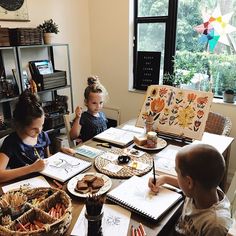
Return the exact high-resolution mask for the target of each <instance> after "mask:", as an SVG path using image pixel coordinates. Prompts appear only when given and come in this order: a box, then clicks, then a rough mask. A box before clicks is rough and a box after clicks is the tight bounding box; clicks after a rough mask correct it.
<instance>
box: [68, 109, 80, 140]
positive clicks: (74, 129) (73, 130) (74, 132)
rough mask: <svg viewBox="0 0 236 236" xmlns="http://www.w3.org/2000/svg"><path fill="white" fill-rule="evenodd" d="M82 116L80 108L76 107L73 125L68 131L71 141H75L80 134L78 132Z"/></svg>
mask: <svg viewBox="0 0 236 236" xmlns="http://www.w3.org/2000/svg"><path fill="white" fill-rule="evenodd" d="M81 114H82V108H81V107H79V106H78V107H76V109H75V115H76V116H75V120H74V122H73V125H72V127H71V130H70V138H71V139H72V140H74V139H77V138H78V137H79V134H80V130H81V125H80V117H81Z"/></svg>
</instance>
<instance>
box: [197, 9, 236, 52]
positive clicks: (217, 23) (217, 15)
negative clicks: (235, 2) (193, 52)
mask: <svg viewBox="0 0 236 236" xmlns="http://www.w3.org/2000/svg"><path fill="white" fill-rule="evenodd" d="M232 15H233V12H231V13H227V14H225V15H222V14H221V11H220V8H219V6H217V8H216V9H215V10H214V12H213V13H212V15H211V16H209V15H207V14H204V15H203V20H204V23H203V24H201V25H198V26H196V27H195V28H194V29H195V30H196V31H197V32H198V33H200V34H202V35H201V37H200V38H199V41H200V43H209V50H210V52H212V51H213V50H214V48H215V46H216V44H217V43H218V42H221V43H223V44H226V45H230V42H229V39H228V37H227V34H229V33H231V32H233V31H236V28H235V27H234V26H232V25H230V24H229V21H230V19H231V17H232Z"/></svg>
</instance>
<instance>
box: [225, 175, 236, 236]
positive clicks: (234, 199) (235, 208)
mask: <svg viewBox="0 0 236 236" xmlns="http://www.w3.org/2000/svg"><path fill="white" fill-rule="evenodd" d="M226 195H227V197H228V199H229V201H230V205H231V216H232V218H233V225H232V226H231V228H230V229H229V232H228V234H227V236H235V235H236V172H235V173H234V177H233V179H232V182H231V184H230V186H229V189H228V191H227V193H226Z"/></svg>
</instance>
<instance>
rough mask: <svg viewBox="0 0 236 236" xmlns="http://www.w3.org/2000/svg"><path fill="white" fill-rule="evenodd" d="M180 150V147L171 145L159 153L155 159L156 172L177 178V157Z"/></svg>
mask: <svg viewBox="0 0 236 236" xmlns="http://www.w3.org/2000/svg"><path fill="white" fill-rule="evenodd" d="M180 149H181V147H180V146H176V145H172V144H169V145H168V146H167V147H165V148H164V149H162V150H161V151H160V152H158V153H157V154H156V155H155V157H154V161H155V169H156V171H159V172H162V173H164V174H168V175H173V176H177V173H176V171H175V157H176V154H177V152H178V151H179V150H180Z"/></svg>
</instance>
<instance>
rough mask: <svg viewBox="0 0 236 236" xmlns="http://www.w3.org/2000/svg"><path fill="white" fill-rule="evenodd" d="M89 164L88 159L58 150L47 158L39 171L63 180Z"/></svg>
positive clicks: (84, 168)
mask: <svg viewBox="0 0 236 236" xmlns="http://www.w3.org/2000/svg"><path fill="white" fill-rule="evenodd" d="M90 166H91V163H90V162H88V161H84V160H81V159H79V158H77V157H73V156H70V155H67V154H64V153H62V152H58V153H56V154H54V155H52V156H50V157H49V158H47V164H46V166H45V168H44V170H43V171H41V172H40V173H41V174H43V175H46V176H49V177H51V178H54V179H56V180H59V181H61V182H65V181H66V180H68V179H70V178H71V177H73V176H74V175H76V174H79V173H80V172H82V171H84V170H86V169H87V168H89V167H90Z"/></svg>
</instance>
